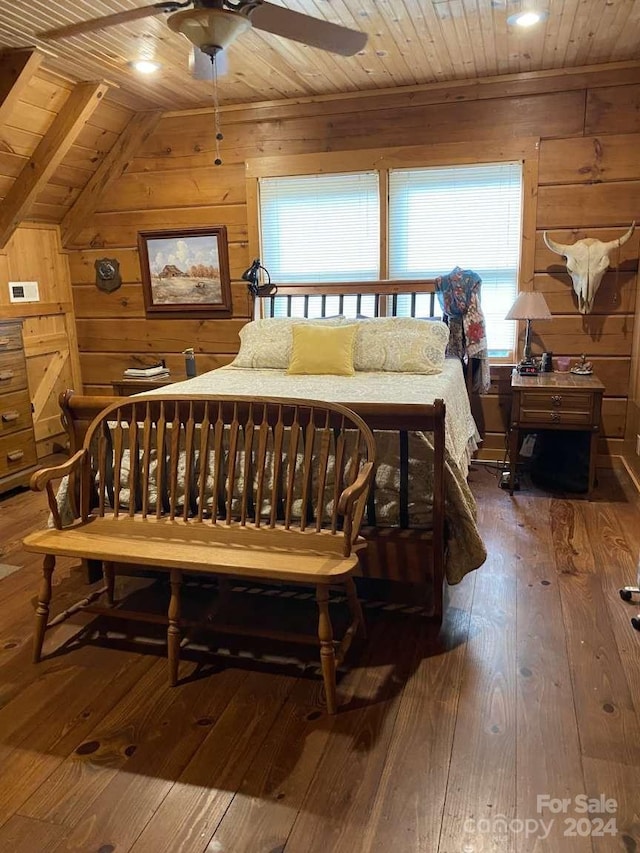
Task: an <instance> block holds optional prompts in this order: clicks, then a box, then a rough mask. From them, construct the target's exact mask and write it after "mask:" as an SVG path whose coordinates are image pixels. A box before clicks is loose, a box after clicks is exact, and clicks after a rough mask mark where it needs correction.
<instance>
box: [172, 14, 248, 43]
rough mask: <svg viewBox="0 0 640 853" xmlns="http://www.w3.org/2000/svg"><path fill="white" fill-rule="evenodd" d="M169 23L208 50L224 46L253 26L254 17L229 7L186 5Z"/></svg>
mask: <svg viewBox="0 0 640 853" xmlns="http://www.w3.org/2000/svg"><path fill="white" fill-rule="evenodd" d="M167 23H168V25H169V27H170V28H171V29H172V30H173V31H174V32H176V33H182V35H183V36H186V38H188V39H189V41H190V42H191V44H193V45H195V46H196V47H197V48H199V49H200V50H202V51H203V52H204V53H209V54H215V53H217V52H218V51H219V50H224V49H225V48H226V47H228V46H229V45H230V44H231V43H232V42H233V41H235V40H236V39H237V38H238V36H240V35H242V33H244V32H246V31H247V30H250V29H251V21H250V20H249V19H248V18H247V17H246V16H245V15H241V14H240V13H239V12H229V11H227V10H226V9H185V10H184V11H182V12H175V13H174V14H173V15H170V16H169V17H168V18H167Z"/></svg>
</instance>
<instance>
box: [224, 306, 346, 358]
mask: <svg viewBox="0 0 640 853" xmlns="http://www.w3.org/2000/svg"><path fill="white" fill-rule="evenodd" d="M348 322H353V321H349V320H347V319H346V318H345V317H343V316H337V317H326V318H319V319H317V320H307V319H306V318H305V317H267V318H265V319H263V320H252V321H251V322H250V323H247V325H246V326H243V327H242V329H240V351H239V352H238V355H237V356H236V357H235V358H234V360H233V361H232V362H231V366H232V367H254V368H258V369H262V368H276V369H279V370H286V369H287V368H288V367H289V362H290V361H291V352H292V349H293V332H292V331H291V330H292V328H293V326H296V325H299V324H300V323H311V324H315V323H323V324H325V325H327V326H341V325H343V324H344V323H348Z"/></svg>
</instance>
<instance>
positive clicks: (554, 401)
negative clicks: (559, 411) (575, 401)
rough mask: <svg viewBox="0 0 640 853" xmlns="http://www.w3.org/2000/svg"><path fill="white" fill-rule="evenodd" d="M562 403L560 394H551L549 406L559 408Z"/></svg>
mask: <svg viewBox="0 0 640 853" xmlns="http://www.w3.org/2000/svg"><path fill="white" fill-rule="evenodd" d="M561 403H562V395H561V394H553V395H552V397H551V405H552V406H559V405H561Z"/></svg>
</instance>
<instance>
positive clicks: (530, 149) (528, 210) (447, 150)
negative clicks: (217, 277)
mask: <svg viewBox="0 0 640 853" xmlns="http://www.w3.org/2000/svg"><path fill="white" fill-rule="evenodd" d="M539 147H540V140H539V138H538V137H519V138H515V139H511V140H506V141H504V142H498V141H494V140H484V141H482V140H480V141H478V142H475V143H469V142H453V143H448V144H445V143H436V144H433V145H413V146H403V147H394V148H374V149H360V150H356V151H332V152H326V153H318V154H293V155H278V156H273V157H259V158H252V159H250V160H247V161H246V195H247V224H248V243H249V253H250V257H260V254H261V249H260V203H259V180H260V178H267V177H268V178H277V177H292V176H296V175H312V174H322V173H335V174H339V173H345V172H370V171H372V170H373V171H376V172H377V173H378V185H379V193H380V195H379V198H380V279H382V280H386V279H388V273H389V264H388V245H387V231H388V223H389V216H388V214H389V170H390V169H394V168H396V169H401V168H429V167H431V166H433V167H435V166H457V165H460V166H463V165H469V164H474V165H480V164H482V163H501V162H514V161H520V162H521V163H522V218H521V223H520V230H521V243H520V256H519V265H518V270H519V272H518V278H519V286H518V289H517V292H520V291H526V290H533V277H534V253H535V242H536V240H535V237H536V199H537V186H538V153H539ZM398 281H401V280H400V279H398ZM520 325H521V324H520V322H518V323H517V329H516V336H515V347H516V350H515V351H514V352H513V353H511V354H510V355H509V356H507V357H503V358H491V363H492V364H513V363H514V362H515V361H517V351H518V349H519V340H520V335H521V332H522V329H521V328H520Z"/></svg>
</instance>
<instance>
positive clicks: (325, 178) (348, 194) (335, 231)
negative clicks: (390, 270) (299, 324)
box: [260, 172, 380, 284]
mask: <svg viewBox="0 0 640 853" xmlns="http://www.w3.org/2000/svg"><path fill="white" fill-rule="evenodd" d="M260 236H261V250H262V258H261V260H262V263H263V264H264V266H265V267H266V268H267V269H268V270H269V274H270V275H271V279H272V281H274V282H276V284H287V283H295V282H305V281H308V282H323V281H375V280H376V279H378V278H379V277H380V275H379V264H380V248H379V246H380V201H379V193H378V175H377V173H376V172H354V173H350V174H344V175H299V176H296V177H286V178H263V179H261V180H260Z"/></svg>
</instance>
